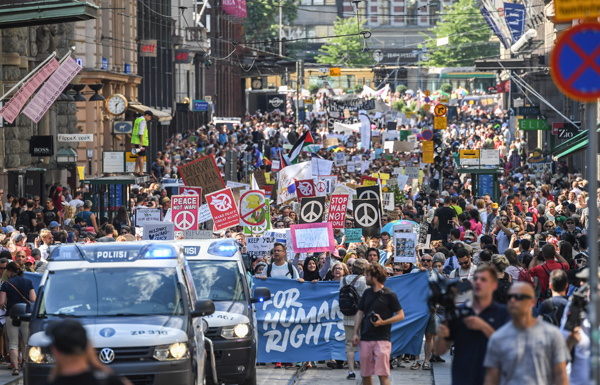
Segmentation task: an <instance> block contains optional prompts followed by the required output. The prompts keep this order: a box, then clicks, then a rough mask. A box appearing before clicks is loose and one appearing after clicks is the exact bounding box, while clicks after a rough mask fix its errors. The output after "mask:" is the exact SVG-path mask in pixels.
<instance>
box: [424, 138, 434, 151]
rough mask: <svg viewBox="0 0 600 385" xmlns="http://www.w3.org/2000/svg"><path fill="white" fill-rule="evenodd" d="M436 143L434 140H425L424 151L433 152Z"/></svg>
mask: <svg viewBox="0 0 600 385" xmlns="http://www.w3.org/2000/svg"><path fill="white" fill-rule="evenodd" d="M433 148H434V143H433V141H431V140H430V141H428V142H423V152H433Z"/></svg>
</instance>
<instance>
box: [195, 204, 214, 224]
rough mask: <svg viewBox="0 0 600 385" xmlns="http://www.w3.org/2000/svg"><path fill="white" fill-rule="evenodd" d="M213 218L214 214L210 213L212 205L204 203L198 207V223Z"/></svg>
mask: <svg viewBox="0 0 600 385" xmlns="http://www.w3.org/2000/svg"><path fill="white" fill-rule="evenodd" d="M210 220H212V215H211V214H210V207H208V206H207V205H202V206H200V207H199V208H198V223H204V222H207V221H210Z"/></svg>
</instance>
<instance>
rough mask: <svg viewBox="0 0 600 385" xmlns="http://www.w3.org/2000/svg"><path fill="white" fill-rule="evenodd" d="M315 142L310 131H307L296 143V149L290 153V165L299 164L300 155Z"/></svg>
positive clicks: (293, 148)
mask: <svg viewBox="0 0 600 385" xmlns="http://www.w3.org/2000/svg"><path fill="white" fill-rule="evenodd" d="M313 143H315V141H314V140H313V137H312V135H311V134H310V131H306V132H305V133H304V134H302V136H301V137H300V138H299V139H298V140H297V141H296V143H294V147H292V150H291V151H290V157H289V158H290V163H292V164H296V163H297V162H298V158H299V157H300V153H301V152H302V149H303V148H304V147H305V146H308V145H309V144H313Z"/></svg>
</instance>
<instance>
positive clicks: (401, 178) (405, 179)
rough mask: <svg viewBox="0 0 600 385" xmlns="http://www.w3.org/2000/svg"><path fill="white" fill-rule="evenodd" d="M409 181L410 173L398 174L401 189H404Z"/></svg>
mask: <svg viewBox="0 0 600 385" xmlns="http://www.w3.org/2000/svg"><path fill="white" fill-rule="evenodd" d="M407 182H408V175H398V188H399V189H400V191H402V190H404V187H405V186H406V183H407Z"/></svg>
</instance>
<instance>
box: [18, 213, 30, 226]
mask: <svg viewBox="0 0 600 385" xmlns="http://www.w3.org/2000/svg"><path fill="white" fill-rule="evenodd" d="M30 225H31V223H30V220H29V213H28V212H27V210H23V211H21V213H20V214H19V216H18V217H17V223H16V226H17V228H19V226H26V227H29V226H30Z"/></svg>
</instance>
